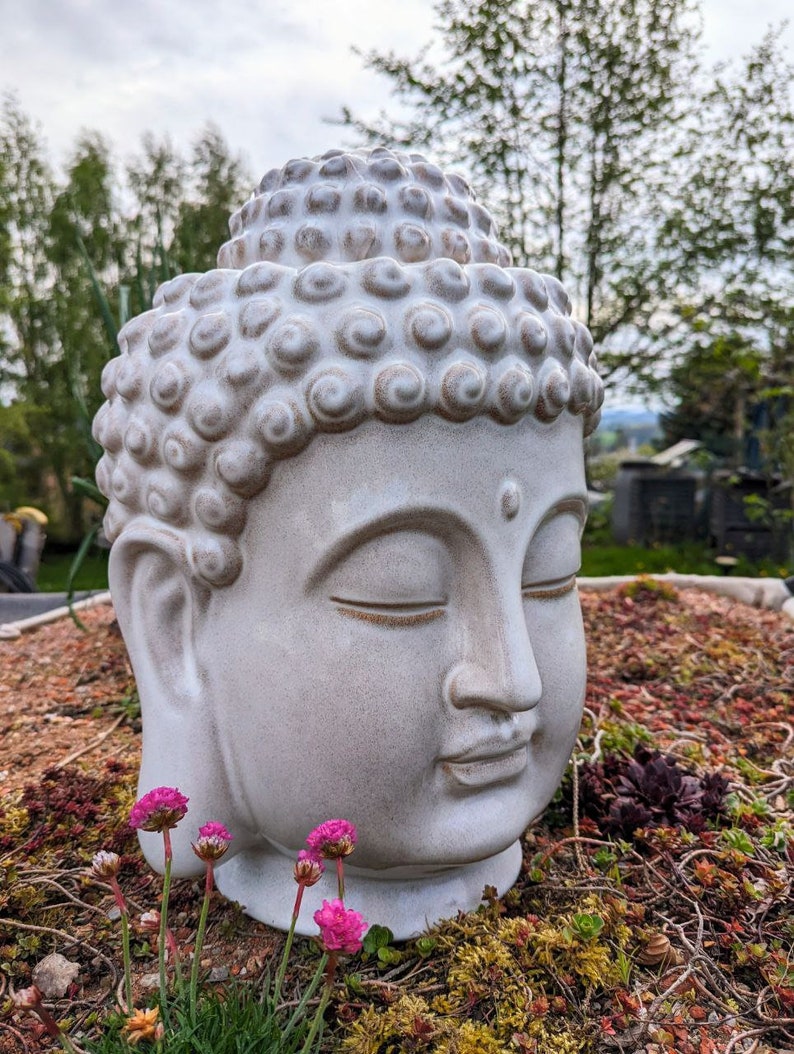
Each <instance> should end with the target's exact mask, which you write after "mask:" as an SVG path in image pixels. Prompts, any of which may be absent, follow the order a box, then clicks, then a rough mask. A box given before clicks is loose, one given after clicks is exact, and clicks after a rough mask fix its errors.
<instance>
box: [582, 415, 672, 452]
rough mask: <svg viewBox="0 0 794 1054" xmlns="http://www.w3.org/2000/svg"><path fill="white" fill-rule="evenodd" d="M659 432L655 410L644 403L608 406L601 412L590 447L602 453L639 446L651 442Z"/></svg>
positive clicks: (657, 436) (660, 432)
mask: <svg viewBox="0 0 794 1054" xmlns="http://www.w3.org/2000/svg"><path fill="white" fill-rule="evenodd" d="M661 434H662V430H661V428H660V426H659V414H658V412H657V411H656V410H650V409H648V408H647V407H644V406H610V407H609V408H608V409H605V410H604V411H603V413H602V416H601V424H600V425H599V426H598V431H597V432H596V433H595V437H594V443H593V447H594V450H595V451H598V452H601V453H608V452H609V451H612V450H622V449H626V448H628V449H629V450H637V449H638V447H640V446H644V445H647V444H651V445H653V444H654V443H655V441H656V440H657V439H660V438H661Z"/></svg>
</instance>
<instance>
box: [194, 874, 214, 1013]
mask: <svg viewBox="0 0 794 1054" xmlns="http://www.w3.org/2000/svg"><path fill="white" fill-rule="evenodd" d="M213 881H214V876H213V869H212V861H211V860H208V861H207V873H206V875H205V879H204V900H203V901H202V904H201V914H200V915H199V924H198V933H197V934H196V946H195V948H194V950H193V965H192V967H191V969H190V1020H191V1021H192V1020H193V1019H194V1018H195V1016H196V997H197V992H198V975H199V965H200V962H201V948H202V946H203V944H204V933H205V931H206V929H207V916H208V915H209V911H210V900H211V898H212V887H213Z"/></svg>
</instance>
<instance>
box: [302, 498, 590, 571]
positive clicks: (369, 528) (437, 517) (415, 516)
mask: <svg viewBox="0 0 794 1054" xmlns="http://www.w3.org/2000/svg"><path fill="white" fill-rule="evenodd" d="M587 508H588V506H587V500H586V498H582V497H579V496H578V495H569V496H568V497H565V498H561V499H560V500H559V501H556V502H555V503H554V505H552V506H551V508H549V509H548V510H547V511H546V514H545V515H544V516H543V518H542V519H541V520H540V521H539V522H538V524H537V527H536V528H535V530H536V531H537V530H538V529H539V528H540V527H542V526H543V524H545V523H548V522H549V520H552V519H553V518H554V517H555V516H559V515H561V514H563V513H566V512H570V513H573V514H574V516H576V517H577V519H578V520H579V521H580V522H581V524H582V526H584V523H585V520H586V519H587ZM440 522H441V523H447V524H449V525H450V526H452V527H454V528H455V529H456V530H457V531H459V532H461V533H462V534H467V535H470V534H471V533H472V531H471V526H470V524H469V523H468V522H467V521H466V520H465V519H464V518H463V517H462V516H460V515H459V514H458V513H457V512H455V511H453V510H452V509H447V508H443V507H441V506H439V505H432V504H426V505H414V506H412V507H411V508H409V509H392V510H390V511H387V512H385V513H383V514H382V515H380V516H376V517H375V518H374V519H372V520H365V521H363V522H362V523H359V524H357V525H356V526H354V527H351V528H350V529H349V530H347V531H345V532H344V533H343V534H341V535H340V536H339V537H338V538H336V539H334V541H333V542H332V543H331V546H330V548H329V549H328V550H327V551H326V552H325V553H323V555H322V556H321V557H320V559H319V560H318V561H317V563H316V564H315V565H314V566H313V567H312V569H311V570H310V572H309V574H308V575H307V576H306V584H305V589H306V591H307V592H308V591H309V590H311V589H313V588H314V587H315V586H316V585H317V584H318V583H319V582H321V581H322V579H323V578H324V577H325V576H326V575H327V574H328V572H329V571H330V570H331V569H332V568H333V567H335V566H336V565H337V564H338V563H340V562H341V561H342V560H344V558H345V557H346V556H348V555H349V554H350V553H351V552H353V551H354V550H355V549H357V548H358V546H359V545H362V544H363V543H364V542H368V541H371V540H372V539H373V538H378V537H380V536H381V535H387V534H396V533H397V532H399V531H407V530H419V531H424V532H425V533H426V534H429V535H433V536H436V537H438V536H439V535H440V533H441V531H440Z"/></svg>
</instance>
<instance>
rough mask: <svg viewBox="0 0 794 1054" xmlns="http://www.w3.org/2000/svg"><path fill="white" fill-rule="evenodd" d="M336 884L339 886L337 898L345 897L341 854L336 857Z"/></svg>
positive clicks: (342, 899) (343, 868) (342, 898)
mask: <svg viewBox="0 0 794 1054" xmlns="http://www.w3.org/2000/svg"><path fill="white" fill-rule="evenodd" d="M336 884H337V886H338V887H339V899H340V900H341V901H344V899H345V865H344V862H343V859H342V857H341V856H338V857H337V858H336Z"/></svg>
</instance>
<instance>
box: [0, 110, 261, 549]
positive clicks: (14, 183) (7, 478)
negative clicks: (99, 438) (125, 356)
mask: <svg viewBox="0 0 794 1054" xmlns="http://www.w3.org/2000/svg"><path fill="white" fill-rule="evenodd" d="M0 158H1V159H2V160H1V161H0V288H1V289H2V292H0V321H2V325H0V334H2V336H0V384H2V385H3V391H4V396H5V399H6V401H8V400H10V402H11V405H10V406H4V407H0V508H2V505H14V504H19V503H24V504H34V505H37V506H39V507H41V508H42V509H43V510H44V511H45V512H46V513H47V515H48V516H49V519H50V528H49V534H50V535H51V536H53V537H56V538H61V539H66V540H70V541H74V542H76V541H77V540H78V539H80V538H81V537H83V536H84V534H85V531H86V529H87V528H89V527H90V526H92V525H94V524H96V523H97V522H98V519H99V516H100V513H101V511H102V503H101V502H97V501H96V494H95V493H94V494H88V493H87V491H86V485H85V484H86V481H89V480H91V479H92V477H93V470H94V465H95V463H96V460H97V458H98V456H99V452H100V451H99V448H98V446H97V444H96V443H95V442H94V440H93V438H92V437H91V421H92V419H93V416H94V414H95V413H96V411H97V409H98V408H99V405H100V403H101V401H102V398H103V397H102V394H101V392H100V388H99V377H100V374H101V371H102V368H103V366H104V365H105V363H106V362H107V360H108V359H109V358H110V357H111V356H113V355H115V354H117V346H116V333H117V331H118V329H119V328H120V327H121V325H122V324H123V323H124V321H126V319H127V318H128V317H129V316H130V315H131V314H133V313H139V312H141V311H144V310H147V309H148V308H149V307H150V305H151V299H152V296H153V294H154V291H155V289H156V287H157V285H158V284H159V283H160V282H161V281H163V280H164V279H166V278H168V277H170V275H172V274H173V273H175V271H176V270H177V268H182V269H185V270H206V269H209V268H211V267H213V266H215V253H216V252H217V249H218V247H219V245H220V243H221V242H222V241H223V240H224V238H225V237H226V220H227V218H228V214H229V213H230V212H231V210H232V206H233V204H236V203H237V202H238V201H239V199H240V198H241V197H243V196H244V187H245V185H246V183H247V179H246V176H245V174H244V172H243V170H242V164H241V162H240V160H239V159H238V158H235V157H233V156H232V155H230V153H229V151H228V149H227V147H226V144H225V143H224V141H223V138H222V137H221V135H220V133H219V132H218V131H217V130H216V129H214V128H212V127H211V126H208V127H207V128H206V129H205V130H204V132H203V133H202V134H201V135H200V136H199V137H198V139H197V142H196V144H195V147H194V149H193V152H192V155H191V158H190V160H189V162H188V161H185V160H184V159H183V158H181V157H180V156H179V155H177V154H175V153H174V151H173V150H172V148H171V147H170V145H169V144H168V143H165V144H159V145H158V144H156V143H155V142H154V141H153V140H151V139H150V138H145V140H144V143H143V155H142V156H141V157H139V158H135V159H134V160H133V161H132V162H131V163H130V165H129V169H128V171H127V172H126V173H125V174H122V173H121V172H120V171H119V169H118V166H117V164H116V163H115V161H114V159H113V157H112V154H111V151H110V148H109V146H108V144H107V143H106V142H105V141H104V140H103V139H102V138H101V137H100V136H98V135H96V134H95V133H85V134H83V135H82V136H81V137H80V138H79V139H78V140H77V142H76V144H75V146H74V149H73V151H72V155H71V157H70V158H69V160H68V163H67V166H66V175H65V178H64V179H58V178H56V176H55V175H54V174H53V172H52V171H51V169H50V167H49V165H48V163H47V160H46V155H45V150H44V146H43V143H42V140H41V137H40V133H39V131H38V130H37V129H36V128H35V127H34V126H33V125H32V123H31V122H30V121H29V120H28V118H27V117H26V116H25V115H24V113H22V111H21V110H20V108H19V105H18V104H17V102H16V101H15V100H14V99H13V98H12V97H9V98H7V99H6V100H5V103H4V106H3V110H2V118H1V119H0ZM124 175H126V180H125V178H124ZM125 182H126V184H127V189H126V200H125V207H124V208H123V209H122V205H121V200H120V195H119V194H118V189H117V188H118V187H119V186H120V185H123V184H124V183H125ZM130 201H131V203H132V206H131V210H130ZM130 211H131V212H132V218H131V219H130V218H129V216H128V213H129V212H130ZM12 468H15V469H16V479H15V478H14V474H13V473H12Z"/></svg>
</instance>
